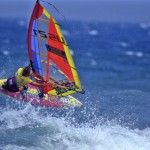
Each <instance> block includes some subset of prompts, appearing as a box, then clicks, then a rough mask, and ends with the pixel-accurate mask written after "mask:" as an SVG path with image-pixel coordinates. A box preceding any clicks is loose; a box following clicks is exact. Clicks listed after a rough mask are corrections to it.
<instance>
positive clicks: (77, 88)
mask: <svg viewBox="0 0 150 150" xmlns="http://www.w3.org/2000/svg"><path fill="white" fill-rule="evenodd" d="M28 55H29V60H30V63H31V67H32V70H33V72H34V75H35V76H38V78H39V77H40V79H41V80H44V81H46V82H48V81H49V79H50V78H51V77H53V78H55V79H56V80H58V81H59V83H60V84H61V85H69V86H70V90H64V89H60V88H52V87H50V86H46V87H44V88H42V89H40V91H42V92H43V93H45V94H50V95H57V96H68V95H71V94H74V93H76V92H80V93H82V92H83V90H82V87H81V83H80V80H79V76H78V73H77V70H76V67H75V64H74V61H73V58H72V56H71V53H70V50H69V47H68V44H67V42H66V40H65V38H64V36H63V34H62V32H61V29H60V25H59V24H58V22H57V21H56V20H55V19H54V18H53V17H52V15H51V14H50V13H49V12H48V11H47V10H46V9H45V8H44V7H43V6H42V5H41V3H40V1H39V0H37V1H36V4H35V7H34V9H33V13H32V16H31V19H30V23H29V28H28Z"/></svg>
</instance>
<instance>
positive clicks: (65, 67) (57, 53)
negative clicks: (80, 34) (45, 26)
mask: <svg viewBox="0 0 150 150" xmlns="http://www.w3.org/2000/svg"><path fill="white" fill-rule="evenodd" d="M56 26H57V24H56V23H55V22H54V20H53V18H52V17H51V18H50V25H49V27H50V28H49V39H48V45H49V47H50V51H49V58H50V59H51V60H52V61H53V62H54V63H55V64H56V65H57V66H58V67H59V68H60V70H62V71H63V72H64V74H66V76H67V77H68V78H69V79H70V80H71V81H72V82H74V77H73V74H72V71H71V68H70V65H69V63H68V60H67V57H66V54H65V50H64V44H65V45H67V44H66V42H65V40H64V37H61V36H60V35H59V34H58V32H57V29H56Z"/></svg>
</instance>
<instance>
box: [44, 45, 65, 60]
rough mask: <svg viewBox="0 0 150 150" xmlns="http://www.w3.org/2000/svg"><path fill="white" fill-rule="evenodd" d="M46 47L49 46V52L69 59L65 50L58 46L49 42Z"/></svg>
mask: <svg viewBox="0 0 150 150" xmlns="http://www.w3.org/2000/svg"><path fill="white" fill-rule="evenodd" d="M46 48H47V50H48V51H49V52H51V53H53V54H55V55H57V56H60V57H62V58H64V59H67V57H66V54H65V52H63V51H61V50H59V49H57V48H55V47H53V46H50V45H48V44H46Z"/></svg>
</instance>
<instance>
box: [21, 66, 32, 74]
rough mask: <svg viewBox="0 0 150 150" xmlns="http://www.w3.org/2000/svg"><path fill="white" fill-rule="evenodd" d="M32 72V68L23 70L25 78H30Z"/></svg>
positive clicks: (28, 67)
mask: <svg viewBox="0 0 150 150" xmlns="http://www.w3.org/2000/svg"><path fill="white" fill-rule="evenodd" d="M30 71H31V67H30V66H26V67H25V68H24V69H23V73H22V75H23V76H29V75H30Z"/></svg>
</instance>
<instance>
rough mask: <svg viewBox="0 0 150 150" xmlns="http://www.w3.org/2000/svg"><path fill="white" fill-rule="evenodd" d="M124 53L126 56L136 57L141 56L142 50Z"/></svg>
mask: <svg viewBox="0 0 150 150" xmlns="http://www.w3.org/2000/svg"><path fill="white" fill-rule="evenodd" d="M125 54H126V55H128V56H136V57H143V55H144V54H143V52H133V51H126V52H125Z"/></svg>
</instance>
